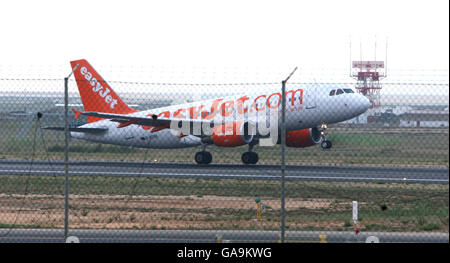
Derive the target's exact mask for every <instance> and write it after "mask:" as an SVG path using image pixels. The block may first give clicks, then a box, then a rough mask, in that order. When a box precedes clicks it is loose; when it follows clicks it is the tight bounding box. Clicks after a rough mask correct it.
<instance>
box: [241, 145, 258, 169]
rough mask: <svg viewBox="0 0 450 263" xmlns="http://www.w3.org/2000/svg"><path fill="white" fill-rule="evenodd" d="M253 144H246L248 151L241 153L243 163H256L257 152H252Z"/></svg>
mask: <svg viewBox="0 0 450 263" xmlns="http://www.w3.org/2000/svg"><path fill="white" fill-rule="evenodd" d="M253 146H254V144H251V143H250V144H249V145H248V152H245V153H243V154H242V157H241V160H242V162H243V163H244V164H256V163H257V162H258V160H259V157H258V154H257V153H255V152H252V150H253Z"/></svg>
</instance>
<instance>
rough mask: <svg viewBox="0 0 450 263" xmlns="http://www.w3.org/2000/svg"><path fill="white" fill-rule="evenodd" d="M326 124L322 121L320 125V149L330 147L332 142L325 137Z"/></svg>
mask: <svg viewBox="0 0 450 263" xmlns="http://www.w3.org/2000/svg"><path fill="white" fill-rule="evenodd" d="M327 128H328V125H327V124H325V123H323V124H322V126H321V127H320V135H321V137H322V142H321V143H320V146H321V147H322V149H324V150H325V149H330V148H331V147H332V146H333V144H332V143H331V141H329V140H327V138H326V137H325V136H326V135H327V132H326V130H327Z"/></svg>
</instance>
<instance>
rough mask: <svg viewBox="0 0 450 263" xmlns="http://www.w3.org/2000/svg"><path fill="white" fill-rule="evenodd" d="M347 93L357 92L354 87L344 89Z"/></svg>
mask: <svg viewBox="0 0 450 263" xmlns="http://www.w3.org/2000/svg"><path fill="white" fill-rule="evenodd" d="M344 91H345V93H355V92H354V91H353V90H352V89H344Z"/></svg>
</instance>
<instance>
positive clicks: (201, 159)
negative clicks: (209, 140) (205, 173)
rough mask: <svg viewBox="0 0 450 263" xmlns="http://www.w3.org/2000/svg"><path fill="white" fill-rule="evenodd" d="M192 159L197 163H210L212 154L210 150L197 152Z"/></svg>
mask: <svg viewBox="0 0 450 263" xmlns="http://www.w3.org/2000/svg"><path fill="white" fill-rule="evenodd" d="M194 159H195V162H196V163H198V164H210V163H211V161H212V154H211V153H210V152H197V153H196V154H195V158H194Z"/></svg>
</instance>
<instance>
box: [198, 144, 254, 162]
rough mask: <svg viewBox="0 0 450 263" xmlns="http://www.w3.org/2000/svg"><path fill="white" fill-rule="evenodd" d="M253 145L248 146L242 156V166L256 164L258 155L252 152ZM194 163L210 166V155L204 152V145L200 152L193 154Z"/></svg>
mask: <svg viewBox="0 0 450 263" xmlns="http://www.w3.org/2000/svg"><path fill="white" fill-rule="evenodd" d="M253 146H254V145H253V144H249V146H248V152H245V153H243V154H242V157H241V160H242V162H243V163H244V164H256V163H257V162H258V160H259V157H258V154H257V153H255V152H252V149H253ZM194 159H195V162H196V163H198V164H210V163H211V161H212V155H211V153H210V152H207V151H206V145H203V146H202V151H201V152H197V153H196V154H195V158H194Z"/></svg>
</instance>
